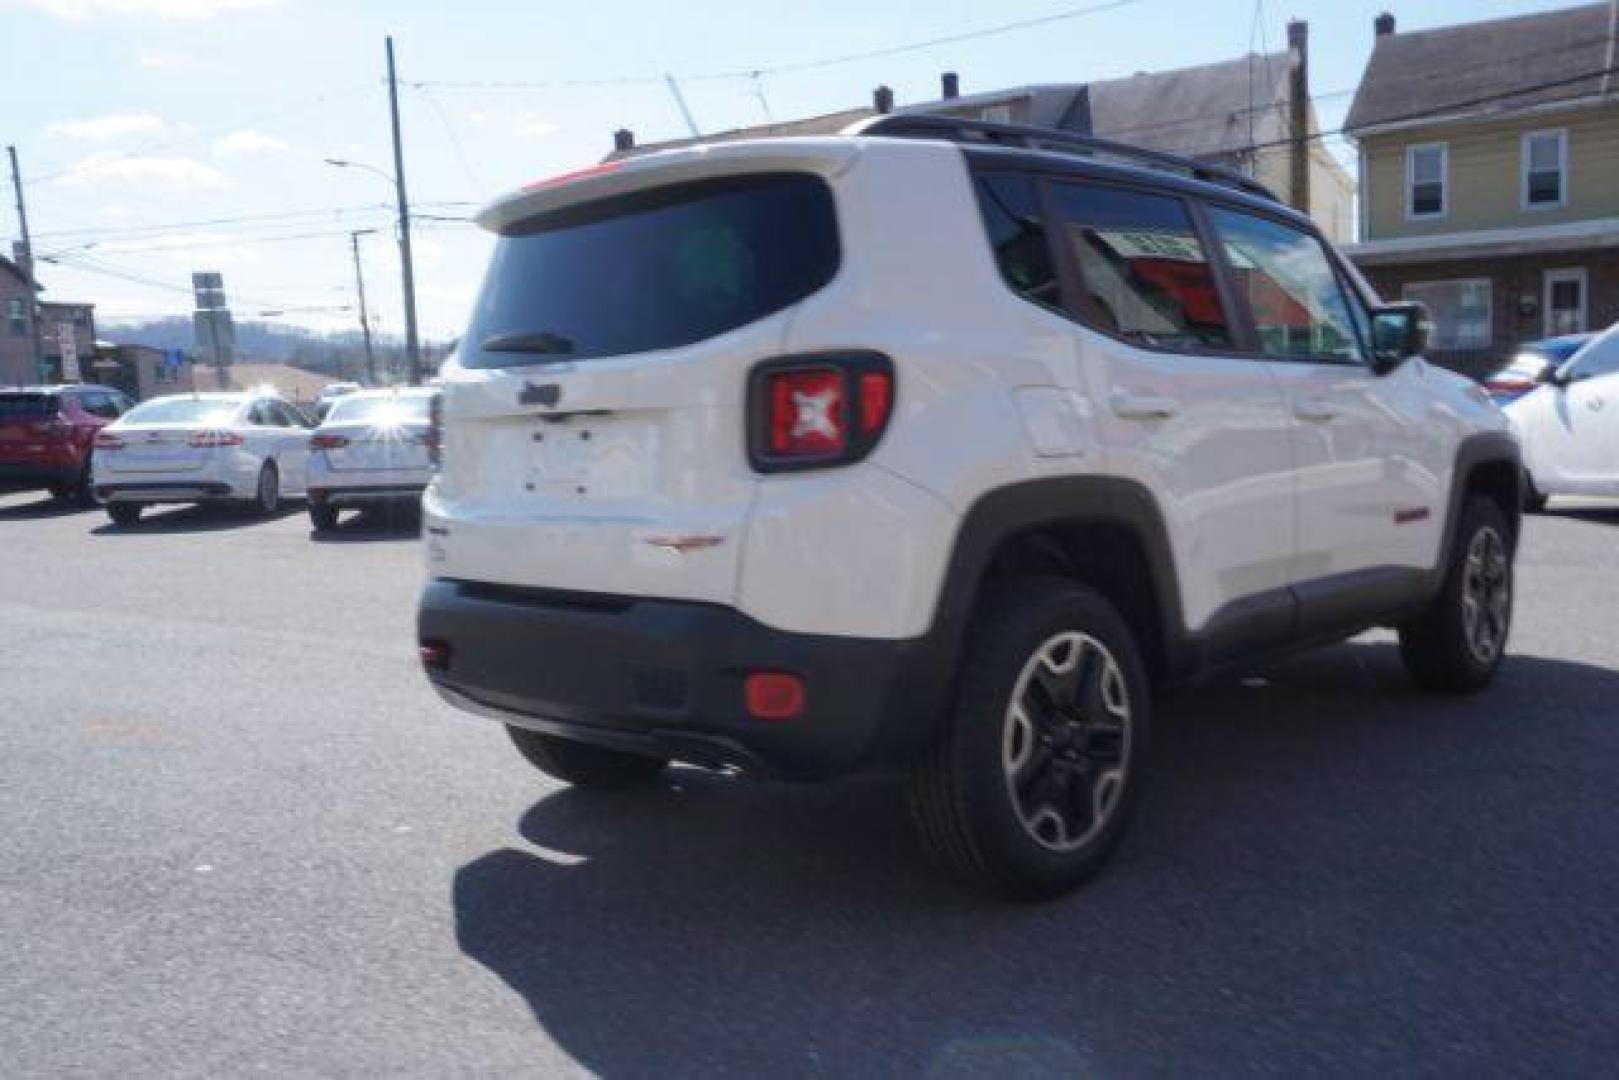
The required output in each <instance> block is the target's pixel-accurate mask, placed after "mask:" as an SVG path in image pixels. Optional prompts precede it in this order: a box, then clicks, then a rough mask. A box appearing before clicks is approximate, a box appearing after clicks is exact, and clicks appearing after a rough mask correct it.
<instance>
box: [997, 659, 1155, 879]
mask: <svg viewBox="0 0 1619 1080" xmlns="http://www.w3.org/2000/svg"><path fill="white" fill-rule="evenodd" d="M1129 765H1130V695H1129V690H1128V688H1127V686H1126V683H1125V679H1124V672H1123V670H1122V669H1121V668H1120V667H1119V664H1118V661H1117V660H1115V659H1114V657H1113V654H1112V653H1111V652H1109V651H1108V649H1107V647H1106V646H1104V645H1103V644H1102V643H1101V642H1100V641H1098V640H1096V639H1095V638H1093V637H1091V636H1090V635H1088V634H1082V633H1078V632H1072V631H1070V632H1065V633H1061V634H1057V635H1054V636H1053V637H1050V638H1048V639H1047V640H1046V641H1045V642H1044V643H1043V644H1042V645H1041V646H1040V647H1039V648H1038V649H1036V650H1035V651H1034V654H1033V655H1032V656H1030V658H1029V660H1028V662H1027V663H1026V664H1024V666H1023V670H1022V672H1021V673H1019V675H1018V680H1017V683H1016V685H1015V686H1014V687H1013V690H1012V697H1011V702H1010V704H1009V705H1008V707H1007V710H1006V717H1005V724H1004V728H1003V736H1002V742H1001V768H1002V771H1003V772H1004V774H1005V777H1006V788H1007V793H1008V794H1009V795H1010V797H1011V800H1012V805H1013V808H1014V809H1015V810H1016V812H1017V816H1018V820H1019V821H1020V822H1021V823H1022V825H1023V828H1024V829H1025V830H1026V831H1027V832H1028V834H1029V835H1030V836H1031V837H1033V838H1034V839H1035V840H1036V841H1037V842H1038V843H1039V844H1041V845H1042V846H1043V847H1045V848H1048V849H1050V850H1052V851H1058V852H1067V851H1073V850H1074V849H1076V848H1079V847H1082V846H1084V845H1085V844H1087V843H1089V842H1090V841H1091V840H1092V839H1093V838H1094V837H1095V836H1096V835H1097V834H1098V833H1099V832H1101V830H1102V829H1103V827H1105V826H1106V825H1107V823H1108V821H1109V820H1111V818H1112V815H1113V813H1114V811H1115V810H1116V809H1117V808H1118V806H1119V802H1120V796H1121V795H1122V794H1123V793H1124V785H1125V782H1126V772H1127V770H1128V768H1129Z"/></svg>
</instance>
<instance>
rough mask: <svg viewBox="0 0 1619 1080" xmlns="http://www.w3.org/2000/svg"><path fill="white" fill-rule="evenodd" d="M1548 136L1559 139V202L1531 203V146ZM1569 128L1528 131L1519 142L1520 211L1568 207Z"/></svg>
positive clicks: (1531, 211) (1528, 211) (1530, 211)
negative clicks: (1533, 142)
mask: <svg viewBox="0 0 1619 1080" xmlns="http://www.w3.org/2000/svg"><path fill="white" fill-rule="evenodd" d="M1548 136H1551V137H1555V138H1556V139H1557V173H1558V176H1559V177H1560V178H1561V179H1560V182H1559V183H1558V185H1557V201H1556V202H1549V203H1531V202H1530V201H1529V160H1530V159H1529V144H1530V143H1531V142H1532V141H1533V140H1535V139H1541V138H1546V137H1548ZM1568 180H1569V176H1568V128H1545V129H1543V130H1541V131H1526V132H1524V133H1523V135H1522V137H1521V138H1520V139H1519V140H1518V209H1520V210H1522V211H1523V212H1524V213H1526V214H1529V213H1534V212H1535V211H1537V210H1562V209H1564V208H1566V207H1567V206H1568Z"/></svg>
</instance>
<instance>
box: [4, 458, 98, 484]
mask: <svg viewBox="0 0 1619 1080" xmlns="http://www.w3.org/2000/svg"><path fill="white" fill-rule="evenodd" d="M83 467H84V466H83V464H82V463H73V462H70V463H67V464H55V463H46V462H33V461H0V486H5V487H50V486H52V485H54V484H71V483H73V482H74V481H76V480H78V478H79V472H80V470H81V469H83Z"/></svg>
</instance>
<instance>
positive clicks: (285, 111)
mask: <svg viewBox="0 0 1619 1080" xmlns="http://www.w3.org/2000/svg"><path fill="white" fill-rule="evenodd" d="M370 87H371V84H370V83H368V82H367V83H360V84H358V85H355V86H349V87H345V88H343V89H341V90H332V91H327V92H325V93H322V94H319V95H317V96H315V97H313V98H308V99H304V100H300V101H295V102H292V103H291V104H288V105H283V106H280V107H278V108H274V109H269V110H267V111H265V112H262V113H257V114H255V115H253V116H250V117H247V118H246V119H244V120H237V121H236V122H234V123H230V124H224V125H221V126H217V127H211V128H207V129H205V130H202V131H194V132H189V133H187V134H185V135H181V136H179V137H178V138H174V139H167V140H164V141H163V142H157V143H148V144H145V145H141V146H137V147H133V148H130V149H126V150H115V151H112V152H111V153H109V154H106V155H104V156H102V157H92V158H88V159H86V160H84V161H80V162H78V163H76V164H73V165H69V166H66V167H65V168H61V169H57V170H55V171H54V172H47V173H42V174H41V175H39V176H31V177H29V180H30V181H32V182H33V183H44V182H46V181H48V180H56V179H59V178H61V177H64V176H71V175H75V174H77V173H81V172H95V171H96V170H97V169H100V168H105V167H106V166H108V165H111V164H113V163H114V162H117V161H124V160H127V159H129V158H132V157H135V156H137V155H139V154H150V153H155V152H158V151H161V150H172V149H174V148H175V147H177V146H185V145H187V144H189V143H193V142H197V141H199V140H202V139H211V138H214V137H215V136H218V135H223V134H225V133H226V132H228V131H232V130H235V129H236V128H241V127H246V126H248V125H251V124H262V123H264V122H265V121H266V120H274V119H277V118H279V117H282V116H287V115H290V114H292V113H295V112H302V111H303V110H305V109H312V108H314V107H316V106H317V105H325V104H328V103H330V102H333V101H337V100H339V99H341V98H346V97H351V96H353V95H354V94H357V93H359V92H360V91H362V90H367V89H370Z"/></svg>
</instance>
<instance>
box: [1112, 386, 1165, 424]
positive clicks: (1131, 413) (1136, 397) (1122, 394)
mask: <svg viewBox="0 0 1619 1080" xmlns="http://www.w3.org/2000/svg"><path fill="white" fill-rule="evenodd" d="M1109 404H1110V405H1112V406H1113V413H1114V415H1116V416H1122V417H1125V418H1127V419H1131V420H1167V419H1168V418H1169V417H1171V416H1174V415H1175V414H1176V413H1178V412H1180V411H1181V403H1180V402H1178V401H1176V400H1175V399H1174V398H1172V397H1160V396H1158V395H1155V394H1132V393H1130V392H1128V391H1125V390H1120V391H1118V392H1116V393H1114V395H1113V396H1112V397H1111V398H1110V399H1109Z"/></svg>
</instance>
